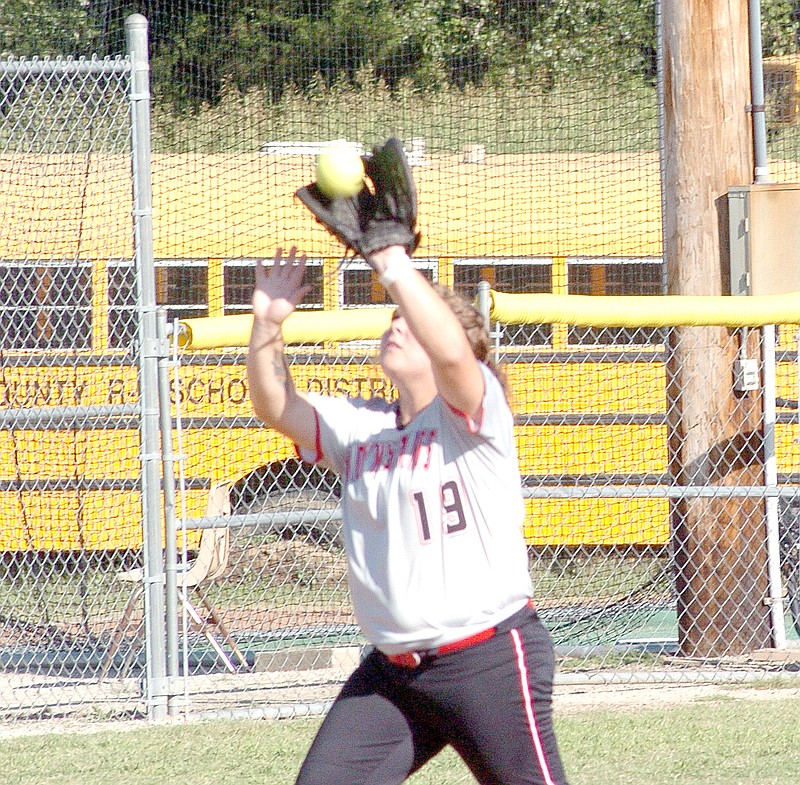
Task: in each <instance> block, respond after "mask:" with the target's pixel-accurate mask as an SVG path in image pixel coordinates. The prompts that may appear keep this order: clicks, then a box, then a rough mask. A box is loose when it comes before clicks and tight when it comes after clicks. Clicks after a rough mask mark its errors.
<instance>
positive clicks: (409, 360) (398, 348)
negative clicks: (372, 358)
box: [380, 311, 433, 382]
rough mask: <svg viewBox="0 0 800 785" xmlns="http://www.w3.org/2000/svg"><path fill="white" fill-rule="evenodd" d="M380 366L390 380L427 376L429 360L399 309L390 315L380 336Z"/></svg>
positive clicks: (429, 371)
mask: <svg viewBox="0 0 800 785" xmlns="http://www.w3.org/2000/svg"><path fill="white" fill-rule="evenodd" d="M380 362H381V366H382V367H383V371H384V373H385V374H386V375H387V376H388V377H389V378H390V379H391V380H392V381H401V382H402V381H407V382H408V381H411V380H412V379H413V378H415V377H420V376H424V377H426V378H427V377H429V376H430V375H432V373H433V371H432V368H431V360H430V357H428V355H427V353H426V352H425V350H424V349H423V348H422V346H420V344H419V341H417V339H416V338H415V337H414V334H413V333H412V332H411V330H410V329H409V327H408V323H407V322H406V320H405V319H404V318H403V317H402V316H401V314H400V312H399V311H396V312H395V315H394V316H393V317H392V323H391V325H390V326H389V329H388V330H387V331H386V332H385V333H384V334H383V337H382V338H381V355H380Z"/></svg>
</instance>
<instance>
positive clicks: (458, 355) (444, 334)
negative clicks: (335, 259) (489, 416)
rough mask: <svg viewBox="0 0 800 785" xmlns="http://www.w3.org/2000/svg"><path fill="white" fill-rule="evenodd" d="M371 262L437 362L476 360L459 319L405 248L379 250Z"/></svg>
mask: <svg viewBox="0 0 800 785" xmlns="http://www.w3.org/2000/svg"><path fill="white" fill-rule="evenodd" d="M370 263H372V264H373V265H374V267H375V269H376V270H377V272H378V273H379V275H380V276H381V283H383V285H384V286H385V288H386V290H387V291H388V292H389V294H390V295H391V298H392V300H393V301H394V302H395V303H396V304H397V305H399V306H400V309H401V310H402V312H403V316H404V318H405V320H406V322H407V323H408V325H409V327H410V328H411V330H412V332H413V333H414V335H415V337H416V339H417V340H418V341H419V343H420V345H421V346H422V347H423V348H424V349H425V351H426V352H427V353H428V356H429V357H430V358H431V360H432V361H433V362H434V364H439V365H452V364H458V363H460V362H462V361H463V360H464V359H465V358H468V359H469V360H470V361H471V360H472V358H473V355H472V349H471V348H470V345H469V341H468V340H467V337H466V335H465V334H464V330H463V328H462V327H461V324H460V323H459V321H458V319H456V317H455V315H454V314H453V312H452V311H451V310H450V308H449V306H448V305H447V304H446V303H445V302H444V301H443V300H442V298H441V297H439V295H438V294H436V292H435V291H434V290H433V288H432V287H431V285H430V283H429V282H428V280H427V279H426V278H425V276H423V275H422V273H420V272H419V271H418V270H416V269H414V268H413V267H412V266H411V260H410V259H409V257H408V256H407V254H406V253H405V252H404V251H403V249H401V248H399V247H393V248H387V249H383V250H381V251H378V252H377V253H375V254H373V255H372V256H371V257H370Z"/></svg>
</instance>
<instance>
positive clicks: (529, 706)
mask: <svg viewBox="0 0 800 785" xmlns="http://www.w3.org/2000/svg"><path fill="white" fill-rule="evenodd" d="M509 634H510V635H511V640H512V641H513V642H514V651H515V652H516V655H517V668H518V669H519V685H520V689H521V691H522V698H523V701H524V703H525V716H526V717H527V720H528V730H529V731H530V734H531V741H533V746H534V749H535V750H536V760H538V761H539V768H540V769H541V770H542V777H543V778H544V781H545V783H546V785H555V782H554V781H553V775H552V774H551V773H550V766H548V765H547V756H546V755H545V752H544V747H543V745H542V739H541V737H540V736H539V727H538V725H537V723H536V710H535V709H534V706H533V698H532V697H531V691H530V687H529V686H528V666H527V665H526V664H525V649H524V648H523V645H522V638H521V637H520V634H519V630H511V632H510V633H509Z"/></svg>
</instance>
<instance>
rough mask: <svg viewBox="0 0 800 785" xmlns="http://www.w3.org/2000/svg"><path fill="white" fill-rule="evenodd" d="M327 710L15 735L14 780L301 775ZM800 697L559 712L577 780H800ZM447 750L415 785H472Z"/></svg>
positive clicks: (735, 783)
mask: <svg viewBox="0 0 800 785" xmlns="http://www.w3.org/2000/svg"><path fill="white" fill-rule="evenodd" d="M318 724H319V720H316V719H313V720H311V719H304V720H281V721H266V720H261V721H249V720H247V721H245V720H242V721H214V722H203V723H190V724H185V725H160V726H144V725H143V726H141V727H139V728H137V729H135V730H126V731H112V730H98V731H97V732H95V733H90V734H77V733H60V734H51V735H37V736H24V737H12V738H6V739H4V740H3V742H2V744H0V770H2V771H3V779H2V781H3V782H4V783H5V785H84V784H85V783H92V785H134V783H135V785H165V784H166V783H168V782H182V783H186V785H219V783H223V782H226V783H236V785H256V784H257V785H264V784H265V783H268V784H269V785H291V783H293V782H294V777H295V774H296V772H297V768H298V766H299V764H300V761H301V759H302V756H303V753H304V751H305V749H306V748H307V746H308V744H309V743H310V741H311V738H312V736H313V733H314V731H315V729H316V727H317V726H318ZM798 728H800V701H798V700H796V699H793V698H791V697H788V698H783V699H771V698H770V699H763V700H752V699H744V698H741V697H740V695H739V694H737V690H736V689H731V690H730V691H729V693H727V695H726V696H725V697H724V698H723V699H722V700H715V701H713V702H712V701H706V702H701V701H699V702H696V703H693V704H690V705H685V706H682V707H678V708H655V707H654V708H647V707H641V708H639V709H637V710H635V711H631V710H628V711H627V712H618V711H610V710H603V711H588V710H587V711H583V712H580V713H571V714H567V715H560V716H558V717H557V729H558V734H559V739H560V745H561V749H562V755H563V758H564V762H565V765H566V767H567V772H568V775H569V777H570V782H571V785H616V784H617V783H619V785H622V784H623V783H625V784H626V785H627V784H628V783H642V782H646V783H648V785H667V784H668V783H669V784H670V785H673V784H674V783H692V785H756V784H757V785H795V783H797V782H798V779H800V745H799V744H798V743H797V729H798ZM472 781H473V780H472V779H471V778H470V777H469V776H468V774H467V772H466V769H465V768H464V766H463V764H462V763H461V762H460V761H459V760H458V759H457V758H456V757H455V756H454V755H453V754H452V753H450V752H445V753H443V754H442V755H440V756H439V757H438V758H437V759H436V760H434V761H432V762H431V763H430V764H429V765H428V766H427V767H425V768H424V769H423V770H422V771H420V772H419V773H418V774H417V775H415V776H414V777H412V778H411V779H410V780H409V782H411V783H412V785H467V783H471V782H472Z"/></svg>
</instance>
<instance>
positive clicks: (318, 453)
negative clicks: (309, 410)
mask: <svg viewBox="0 0 800 785" xmlns="http://www.w3.org/2000/svg"><path fill="white" fill-rule="evenodd" d="M294 451H295V454H296V455H297V457H298V458H299V459H300V460H301V461H308V459H307V458H304V457H303V451H302V449H301V448H300V447H299V446H298V445H297V444H295V445H294ZM322 458H323V454H322V433H321V431H320V427H319V414H317V410H316V409H314V460H313V461H312V463H319V462H320V461H321V460H322Z"/></svg>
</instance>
